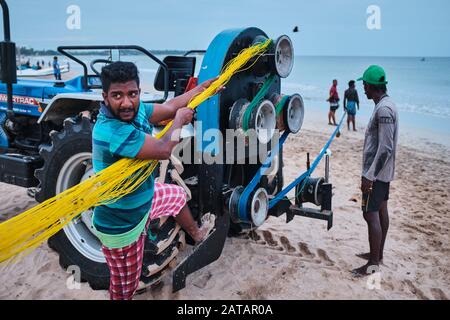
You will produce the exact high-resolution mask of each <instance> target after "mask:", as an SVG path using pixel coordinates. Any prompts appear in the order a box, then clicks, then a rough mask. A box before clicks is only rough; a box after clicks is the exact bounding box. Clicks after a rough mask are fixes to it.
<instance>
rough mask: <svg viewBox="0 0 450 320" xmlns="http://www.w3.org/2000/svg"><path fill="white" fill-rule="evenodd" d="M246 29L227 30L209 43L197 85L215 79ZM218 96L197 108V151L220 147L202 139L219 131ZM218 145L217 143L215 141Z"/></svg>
mask: <svg viewBox="0 0 450 320" xmlns="http://www.w3.org/2000/svg"><path fill="white" fill-rule="evenodd" d="M245 30H247V28H240V29H229V30H225V31H222V32H221V33H219V34H218V35H217V36H216V37H215V38H214V39H213V41H211V43H210V45H209V47H208V49H207V50H206V53H205V56H204V57H203V62H202V67H201V69H200V73H199V76H198V81H199V83H201V82H203V81H205V80H208V79H211V78H214V77H217V76H218V75H219V74H220V71H221V70H222V67H223V65H224V62H225V57H226V55H227V53H228V49H229V48H230V46H231V44H232V43H233V41H234V40H235V39H236V38H237V37H238V36H239V35H240V34H241V33H242V32H244V31H245ZM219 99H220V94H217V95H214V96H213V97H211V98H209V99H208V100H206V101H205V102H203V103H202V104H201V105H199V106H198V107H197V121H201V123H202V126H201V131H200V132H197V133H196V139H197V144H196V145H197V151H202V152H203V151H205V149H206V147H208V149H209V150H211V149H213V150H214V149H215V150H218V148H220V146H218V145H217V146H214V147H212V146H211V143H208V144H207V145H206V144H205V141H203V139H202V137H203V136H204V132H205V131H207V130H209V129H219V121H220V106H219ZM215 142H216V143H219V141H217V140H216V141H215Z"/></svg>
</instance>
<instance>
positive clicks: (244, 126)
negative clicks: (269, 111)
mask: <svg viewBox="0 0 450 320" xmlns="http://www.w3.org/2000/svg"><path fill="white" fill-rule="evenodd" d="M274 81H275V75H274V74H272V75H271V76H270V77H269V78H267V80H266V81H265V82H264V84H263V86H262V87H261V89H259V91H258V93H257V94H256V95H255V97H254V98H253V100H252V102H250V104H249V105H248V107H247V109H246V110H245V113H244V118H243V120H242V129H244V132H245V131H247V130H248V125H249V121H250V114H251V113H252V110H253V109H254V108H255V106H256V105H258V104H259V103H260V102H261V100H262V99H263V98H264V96H265V95H266V93H267V91H269V89H270V87H271V86H272V84H273V82H274Z"/></svg>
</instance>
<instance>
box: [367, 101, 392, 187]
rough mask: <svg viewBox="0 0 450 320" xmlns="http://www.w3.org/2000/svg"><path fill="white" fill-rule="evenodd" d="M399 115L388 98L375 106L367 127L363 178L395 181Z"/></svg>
mask: <svg viewBox="0 0 450 320" xmlns="http://www.w3.org/2000/svg"><path fill="white" fill-rule="evenodd" d="M397 137H398V113H397V108H396V107H395V104H394V103H393V102H392V101H391V98H390V97H388V96H385V97H383V98H382V99H381V100H380V101H379V102H378V104H377V105H376V106H375V109H374V111H373V114H372V117H371V118H370V120H369V123H368V125H367V129H366V134H365V139H364V149H363V166H362V175H363V177H365V178H367V179H369V180H371V181H375V180H379V181H383V182H390V181H392V180H393V179H394V171H395V152H396V149H397Z"/></svg>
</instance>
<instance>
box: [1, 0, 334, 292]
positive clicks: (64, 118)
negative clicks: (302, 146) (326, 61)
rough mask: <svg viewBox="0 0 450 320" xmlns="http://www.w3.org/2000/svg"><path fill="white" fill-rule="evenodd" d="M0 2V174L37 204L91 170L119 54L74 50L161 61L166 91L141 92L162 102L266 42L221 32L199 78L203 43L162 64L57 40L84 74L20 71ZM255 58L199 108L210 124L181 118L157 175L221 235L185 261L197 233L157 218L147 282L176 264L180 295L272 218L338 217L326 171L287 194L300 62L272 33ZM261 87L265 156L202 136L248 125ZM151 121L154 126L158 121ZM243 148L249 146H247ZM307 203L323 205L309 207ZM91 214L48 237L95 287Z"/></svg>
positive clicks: (159, 81) (101, 278)
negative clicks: (107, 73)
mask: <svg viewBox="0 0 450 320" xmlns="http://www.w3.org/2000/svg"><path fill="white" fill-rule="evenodd" d="M0 3H1V4H2V7H3V14H4V25H5V26H8V27H7V28H4V29H5V41H3V42H1V43H0V66H1V70H0V76H1V81H2V84H0V97H1V99H0V181H1V182H5V183H9V184H14V185H18V186H21V187H25V188H29V194H30V195H31V196H34V197H35V199H36V200H37V201H39V202H42V201H45V200H46V199H48V198H51V197H53V196H54V195H55V194H57V193H60V192H62V191H64V190H65V189H67V188H70V187H72V186H74V185H76V184H78V183H80V182H81V181H83V180H84V179H87V178H88V177H90V176H91V175H93V169H92V163H91V151H92V146H91V138H92V136H91V131H92V128H93V125H94V124H95V120H96V116H97V114H98V111H99V103H100V102H101V101H102V100H103V98H102V95H101V84H100V81H99V70H98V69H99V68H98V66H99V65H100V64H107V63H111V62H112V61H113V59H111V58H109V59H96V60H93V61H91V62H90V63H89V66H88V65H87V64H86V63H85V62H83V61H82V60H81V59H80V58H79V57H77V56H76V54H74V52H80V51H82V50H109V51H112V50H135V51H138V52H139V53H140V54H143V55H145V56H147V57H148V58H149V59H152V60H153V61H154V62H156V63H157V64H158V65H159V70H158V72H157V75H156V77H155V80H154V87H155V89H156V90H158V91H160V92H163V94H162V97H161V98H159V99H152V97H148V96H143V97H142V100H143V101H144V102H159V103H161V102H164V101H165V100H166V99H167V98H168V97H169V95H178V94H181V93H183V92H184V91H185V90H187V89H189V87H190V85H191V84H192V83H194V82H195V80H198V81H199V82H202V81H204V80H206V79H210V78H212V77H215V76H217V75H218V74H220V72H221V70H222V69H223V68H224V66H226V65H227V63H228V62H229V61H230V60H231V59H233V58H234V57H236V55H237V54H238V53H239V52H240V51H241V50H242V49H244V48H247V47H249V46H250V45H252V44H256V43H259V42H262V41H264V40H266V39H268V38H269V37H268V36H267V35H266V34H265V33H264V32H263V31H262V30H260V29H258V28H242V29H233V30H226V31H223V32H221V33H220V34H218V35H217V36H216V37H215V38H214V40H213V41H212V42H211V44H210V45H209V47H208V49H207V50H206V51H200V53H204V57H203V60H202V65H201V68H200V72H199V74H198V75H196V74H194V73H195V64H196V57H195V56H191V53H198V52H196V51H192V52H187V53H186V54H184V55H182V56H167V57H165V58H164V59H163V61H161V60H159V59H158V58H157V57H156V56H155V55H153V54H152V53H151V52H149V51H147V50H146V49H144V48H142V47H139V46H116V45H114V46H111V45H110V46H64V47H58V51H59V52H60V54H61V55H64V56H66V57H67V58H69V59H71V60H72V61H73V62H74V63H77V64H79V65H81V67H82V69H83V74H81V75H79V76H76V77H74V78H73V79H70V80H67V81H52V80H30V79H20V78H18V79H17V77H16V73H15V70H16V61H15V45H14V43H12V42H11V41H10V38H9V18H8V10H7V6H6V3H5V2H4V1H3V0H0ZM111 56H112V54H111ZM249 66H251V67H248V68H247V69H246V70H244V71H242V72H240V73H238V74H237V75H236V76H234V77H233V78H232V79H231V81H230V82H229V83H228V84H227V89H226V90H225V91H223V92H221V93H220V94H218V95H216V96H214V97H212V98H210V99H208V100H207V101H205V102H204V103H203V104H202V105H201V106H199V107H198V109H197V113H196V116H195V120H197V121H201V123H202V127H201V128H194V127H193V126H192V125H188V126H185V127H184V129H183V132H182V142H181V143H180V145H179V146H180V147H179V149H178V150H177V152H178V155H181V156H177V155H176V154H174V155H173V156H172V157H171V159H170V161H163V162H161V164H160V167H159V170H158V173H156V175H157V178H158V179H160V181H165V182H172V183H177V184H179V185H181V186H182V187H183V188H184V189H185V190H186V193H187V194H188V197H189V199H190V200H189V202H188V204H189V207H190V209H191V211H192V213H193V215H194V218H196V219H198V220H199V219H200V218H201V216H202V215H203V214H205V213H211V214H214V215H216V228H215V231H214V232H213V233H212V234H211V236H210V237H209V238H208V239H207V240H206V241H205V242H203V243H202V245H201V246H198V247H196V249H195V250H193V251H192V253H191V254H190V255H188V256H187V257H186V258H185V259H184V260H183V261H182V262H181V263H177V262H176V257H177V255H178V253H179V252H180V251H181V250H182V249H183V248H184V246H185V244H186V242H187V243H190V241H191V239H189V238H185V234H184V232H183V231H182V230H180V227H179V226H178V225H176V223H175V221H174V220H173V219H171V218H169V219H166V220H162V219H161V220H160V219H158V220H155V221H153V222H152V224H151V226H150V234H153V235H154V237H153V238H152V239H150V237H149V239H147V242H146V244H145V256H144V268H143V271H142V276H141V280H142V281H141V286H140V289H142V290H145V288H147V287H148V286H149V285H151V284H153V283H155V282H157V281H159V280H160V279H161V277H162V276H163V274H164V273H166V272H167V271H168V270H171V269H175V270H174V271H173V289H174V291H176V290H179V289H181V288H183V287H184V286H185V279H186V276H187V275H189V274H191V273H193V272H194V271H196V270H199V269H200V268H202V267H204V266H206V265H208V264H210V263H211V262H213V261H215V260H216V259H218V257H219V256H220V254H221V252H222V249H223V246H224V243H225V239H226V237H227V236H230V235H236V234H239V233H241V232H243V231H245V230H249V229H255V228H257V227H259V226H261V225H262V224H263V223H264V222H265V220H266V219H267V217H268V216H270V215H273V216H280V215H282V214H286V216H287V222H289V221H291V220H292V218H293V217H294V216H296V215H300V216H307V217H312V218H318V219H322V220H326V221H327V222H328V228H330V227H331V225H332V217H333V214H332V210H331V184H330V183H329V181H328V178H327V174H326V175H325V177H319V178H311V177H310V175H303V176H300V177H299V179H297V180H296V181H295V187H296V197H295V202H294V203H291V200H290V199H288V198H287V197H286V196H285V192H284V191H283V148H282V144H283V143H284V141H285V140H286V138H287V136H288V135H289V134H295V133H297V132H299V130H300V129H301V126H302V122H303V116H304V105H303V100H302V98H301V96H300V95H299V94H294V95H282V94H281V92H280V91H281V80H282V78H286V77H287V76H288V75H289V73H290V72H291V70H292V66H293V46H292V42H291V40H290V39H289V37H287V36H281V37H279V38H277V39H275V40H274V41H273V44H272V46H271V48H270V49H269V51H268V52H267V53H266V54H264V55H263V56H262V57H260V58H259V59H258V60H255V59H253V60H252V61H251V62H250V63H249ZM269 79H270V83H269V85H268V86H266V85H265V84H266V83H268V81H269ZM262 88H265V90H266V91H265V92H264V96H263V99H262V100H261V101H259V102H258V104H257V106H256V107H255V108H253V109H252V110H251V112H249V119H248V126H249V127H250V128H252V129H254V131H255V132H256V135H257V138H258V140H259V141H260V142H261V143H262V145H268V146H269V145H270V146H269V147H267V150H266V151H264V152H265V156H264V157H263V159H260V158H257V160H256V162H253V163H250V161H248V160H249V159H250V158H252V157H254V155H252V152H259V150H256V151H254V150H253V149H252V148H250V147H249V146H248V139H249V137H248V135H245V134H243V135H239V134H238V135H237V136H236V137H234V139H235V140H234V141H236V140H239V141H241V142H242V144H239V143H236V145H235V146H234V150H228V149H226V147H225V145H224V144H223V141H220V139H216V140H214V141H213V142H211V141H207V142H205V141H203V140H198V139H199V138H201V137H204V135H205V133H206V132H207V131H208V130H209V129H215V130H219V131H220V132H221V133H224V136H225V132H226V131H227V130H228V129H233V130H235V131H238V132H239V131H242V123H243V119H242V118H243V114H244V113H245V111H246V108H248V106H249V104H250V101H252V100H253V99H254V98H255V96H257V95H258V92H260V91H261V89H262ZM155 129H156V130H154V131H155V133H156V132H157V131H158V128H155ZM276 129H279V131H281V132H284V133H283V135H282V136H281V137H279V140H278V142H277V143H275V144H270V143H269V142H272V141H274V139H275V138H276V136H277V135H276V134H274V132H278V130H276ZM194 132H195V135H194ZM268 132H269V133H268ZM277 137H278V136H277ZM239 148H241V151H242V150H245V152H244V153H242V152H241V153H240V152H239V150H238V149H239ZM242 148H243V149H242ZM252 150H253V151H252ZM233 151H234V152H233ZM231 152H233V157H234V158H233V161H232V162H225V163H207V162H205V160H203V158H201V159H200V161H195V159H194V158H195V157H196V154H202V155H205V154H208V155H209V156H212V157H214V156H217V155H218V153H219V154H220V153H223V154H226V153H228V154H229V153H231ZM188 154H189V156H188V157H186V155H188ZM239 154H241V157H242V159H239ZM242 154H243V155H242ZM186 159H187V160H186ZM261 166H262V167H263V168H264V167H267V168H268V173H265V174H264V175H261V174H260V172H261V170H260V168H261ZM269 167H270V168H269ZM269 169H270V170H269ZM291 185H292V184H291ZM306 202H310V203H313V204H315V205H317V206H320V209H312V208H307V207H303V205H302V204H303V203H306ZM91 217H92V211H91V210H88V211H86V212H84V213H83V214H81V215H80V216H79V217H78V218H76V219H75V220H74V221H72V222H71V223H70V224H69V225H68V226H66V227H65V228H64V229H63V230H61V231H60V232H58V233H57V234H56V235H54V236H53V237H52V238H50V239H49V245H50V247H51V248H53V249H54V250H55V251H56V252H57V253H58V254H59V257H60V264H61V266H62V267H63V268H68V267H69V266H72V265H76V266H78V267H79V268H80V270H81V279H80V280H81V281H87V282H89V284H90V285H91V287H92V288H93V289H106V288H108V286H109V270H108V268H107V266H106V263H105V258H104V256H103V253H102V251H101V243H100V242H99V240H98V239H97V238H96V236H95V234H94V233H93V231H92V222H91Z"/></svg>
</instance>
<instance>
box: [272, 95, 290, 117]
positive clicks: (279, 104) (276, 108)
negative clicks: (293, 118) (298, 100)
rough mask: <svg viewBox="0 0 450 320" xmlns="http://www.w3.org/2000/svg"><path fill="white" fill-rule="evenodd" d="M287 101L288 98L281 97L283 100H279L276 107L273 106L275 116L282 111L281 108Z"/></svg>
mask: <svg viewBox="0 0 450 320" xmlns="http://www.w3.org/2000/svg"><path fill="white" fill-rule="evenodd" d="M288 99H289V96H283V98H281V100H280V101H279V102H278V103H277V105H276V106H275V111H276V114H277V115H279V114H280V112H281V110H283V106H284V104H285V103H286V101H287V100H288Z"/></svg>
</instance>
